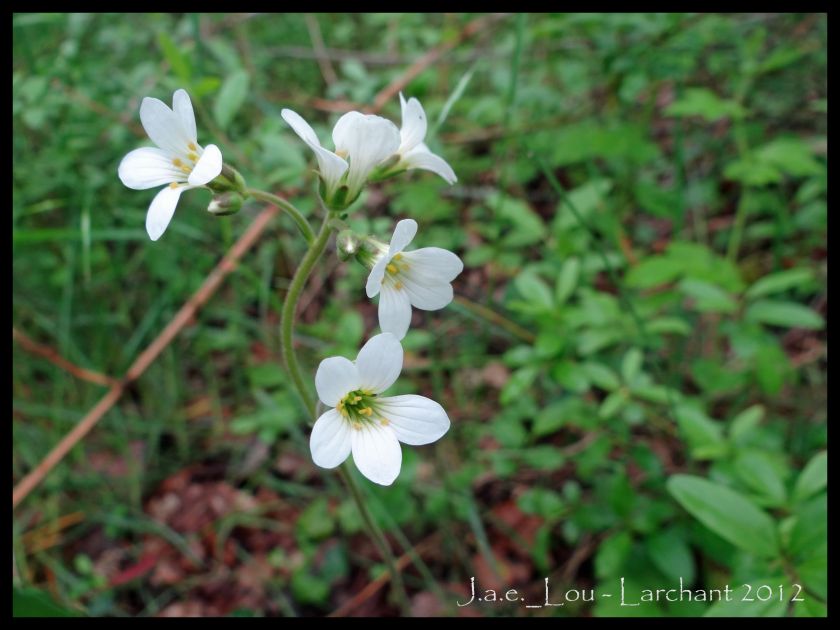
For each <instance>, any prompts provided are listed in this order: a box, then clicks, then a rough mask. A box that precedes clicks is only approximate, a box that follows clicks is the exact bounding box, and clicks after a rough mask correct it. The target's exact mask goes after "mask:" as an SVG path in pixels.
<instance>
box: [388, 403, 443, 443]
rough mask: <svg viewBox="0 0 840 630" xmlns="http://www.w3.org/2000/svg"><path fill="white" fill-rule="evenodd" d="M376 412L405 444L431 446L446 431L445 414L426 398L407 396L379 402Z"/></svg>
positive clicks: (436, 404)
mask: <svg viewBox="0 0 840 630" xmlns="http://www.w3.org/2000/svg"><path fill="white" fill-rule="evenodd" d="M378 411H379V413H380V415H381V416H382V417H383V418H385V419H387V420H388V422H389V426H390V427H391V428H392V429H393V431H394V433H395V434H396V436H397V439H398V440H399V441H400V442H403V443H404V444H411V445H413V446H419V445H421V444H431V443H432V442H434V441H436V440H439V439H440V438H441V437H442V436H443V434H444V433H446V432H447V431H448V430H449V425H450V422H449V416H447V415H446V411H445V410H444V409H443V407H441V406H440V405H439V404H438V403H436V402H435V401H434V400H432V399H431V398H426V397H425V396H416V395H414V394H408V395H405V396H391V397H388V398H381V399H380V400H379V405H378Z"/></svg>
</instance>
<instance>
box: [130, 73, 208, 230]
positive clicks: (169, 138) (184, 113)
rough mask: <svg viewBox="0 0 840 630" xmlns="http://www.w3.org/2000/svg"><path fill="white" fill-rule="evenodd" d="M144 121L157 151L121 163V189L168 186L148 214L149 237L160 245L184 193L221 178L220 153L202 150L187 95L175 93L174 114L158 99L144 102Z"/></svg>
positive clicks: (148, 149)
mask: <svg viewBox="0 0 840 630" xmlns="http://www.w3.org/2000/svg"><path fill="white" fill-rule="evenodd" d="M140 121H141V122H142V123H143V128H144V129H145V130H146V133H147V134H149V138H151V139H152V142H154V143H155V144H156V145H157V146H158V148H155V147H143V148H142V149H135V150H134V151H132V152H131V153H129V154H128V155H126V156H125V157H124V158H123V159H122V162H120V167H119V170H118V173H119V176H120V179H121V180H122V183H123V184H125V185H126V186H128V187H129V188H133V189H134V190H145V189H147V188H154V187H155V186H160V185H161V184H168V185H167V187H166V188H164V189H163V190H161V191H160V192H159V193H158V194H157V195H156V196H155V198H154V199H152V203H151V205H150V206H149V212H148V213H147V214H146V231H147V232H148V233H149V238H151V239H152V240H153V241H156V240H158V239H159V238H160V237H161V235H162V234H163V232H164V231H165V230H166V228H167V226H168V225H169V222H170V221H171V220H172V215H173V214H174V213H175V206H176V205H178V198H179V197H180V196H181V193H182V192H184V191H185V190H189V189H190V188H197V187H199V186H203V185H204V184H207V183H208V182H210V181H212V180H213V179H215V178H216V177H217V176H218V175H219V173H221V172H222V153H221V151H219V147H217V146H216V145H215V144H208V145H207V146H206V147H202V146H201V145H200V144H198V141H197V138H196V129H195V114H194V113H193V108H192V103H191V102H190V97H189V95H187V93H186V91H185V90H178V91H176V92H175V94H174V96H173V97H172V109H169V107H167V105H166V104H165V103H164V102H163V101H161V100H159V99H156V98H149V97H146V98H144V99H143V102H142V103H141V104H140Z"/></svg>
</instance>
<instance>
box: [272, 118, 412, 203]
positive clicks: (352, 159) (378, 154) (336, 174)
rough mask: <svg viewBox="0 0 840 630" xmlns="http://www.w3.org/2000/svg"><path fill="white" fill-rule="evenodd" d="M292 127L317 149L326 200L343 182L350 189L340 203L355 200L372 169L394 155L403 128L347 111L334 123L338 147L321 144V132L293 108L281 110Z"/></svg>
mask: <svg viewBox="0 0 840 630" xmlns="http://www.w3.org/2000/svg"><path fill="white" fill-rule="evenodd" d="M281 116H282V117H283V120H285V121H286V122H287V123H288V124H289V126H290V127H291V128H292V130H293V131H294V132H295V133H296V134H297V135H298V136H299V137H300V138H301V140H303V141H304V142H305V143H306V144H307V145H309V148H310V149H312V150H313V151H314V152H315V157H316V158H317V159H318V169H319V174H320V176H321V179H322V180H323V182H324V187H325V194H324V196H325V201H327V202H328V203H330V202H331V201H332V200H333V199H335V198H336V195H337V193H338V191H339V188H340V187H341V186H346V187H347V191H346V193H345V194H344V195H343V196H342V197H341V203H340V204H339V205H341V206H345V205H348V204H349V203H350V202H352V201H353V200H354V199H355V198H356V197H357V196H358V194H359V192H360V191H361V190H362V186H364V184H365V182H366V181H367V179H368V176H369V175H370V173H371V171H373V169H374V168H376V166H377V165H378V164H379V163H380V162H382V161H383V160H385V159H386V158H388V157H390V156H391V155H393V154H394V153H395V152H396V151H397V149H398V148H399V146H400V132H399V130H398V129H397V126H396V125H395V124H394V123H392V122H391V121H390V120H387V119H385V118H382V117H381V116H374V115H372V114H361V113H359V112H347V113H346V114H344V115H343V116H342V117H341V118H339V119H338V122H336V123H335V127H333V132H332V138H333V143H334V144H335V151H334V152H333V151H330V150H329V149H326V148H324V147H323V146H321V143H320V142H319V141H318V136H317V135H315V131H313V129H312V127H311V126H310V125H309V123H307V122H306V121H305V120H304V119H303V118H301V117H300V116H299V115H298V114H297V113H295V112H294V111H292V110H291V109H284V110H283V111H282V112H281Z"/></svg>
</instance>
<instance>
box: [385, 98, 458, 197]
mask: <svg viewBox="0 0 840 630" xmlns="http://www.w3.org/2000/svg"><path fill="white" fill-rule="evenodd" d="M400 106H401V107H402V128H401V129H400V146H399V149H398V150H397V153H398V154H399V156H400V161H399V162H397V165H396V167H395V169H397V170H402V169H413V168H422V169H425V170H427V171H432V172H433V173H437V174H438V175H440V176H441V177H443V179H445V180H446V181H447V183H449V184H454V183H455V182H457V181H458V178H457V177H455V172H454V171H453V170H452V167H451V166H449V164H447V162H446V160H444V159H443V158H442V157H440V156H438V155H435V154H434V153H432V152H431V151H429V147H427V146H426V145H425V144H424V143H423V140H424V139H425V138H426V127H427V123H426V112H425V111H423V106H422V105H421V104H420V101H418V100H417V99H416V98H414V97H411V98H410V99H408V101H406V100H405V98H404V97H403V95H402V92H400Z"/></svg>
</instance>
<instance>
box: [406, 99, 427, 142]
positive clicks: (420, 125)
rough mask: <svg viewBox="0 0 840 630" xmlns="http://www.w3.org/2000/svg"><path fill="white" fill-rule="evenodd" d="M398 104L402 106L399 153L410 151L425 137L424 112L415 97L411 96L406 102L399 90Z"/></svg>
mask: <svg viewBox="0 0 840 630" xmlns="http://www.w3.org/2000/svg"><path fill="white" fill-rule="evenodd" d="M400 106H401V107H402V128H401V129H400V140H401V142H400V148H399V152H400V153H403V154H405V153H407V152H408V151H411V150H412V149H413V148H414V147H416V146H417V145H418V144H420V143H421V142H423V139H424V138H425V137H426V126H427V123H426V112H424V111H423V106H422V105H421V104H420V101H418V100H417V99H416V98H414V97H411V98H410V99H408V102H406V100H405V98H403V95H402V92H400Z"/></svg>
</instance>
